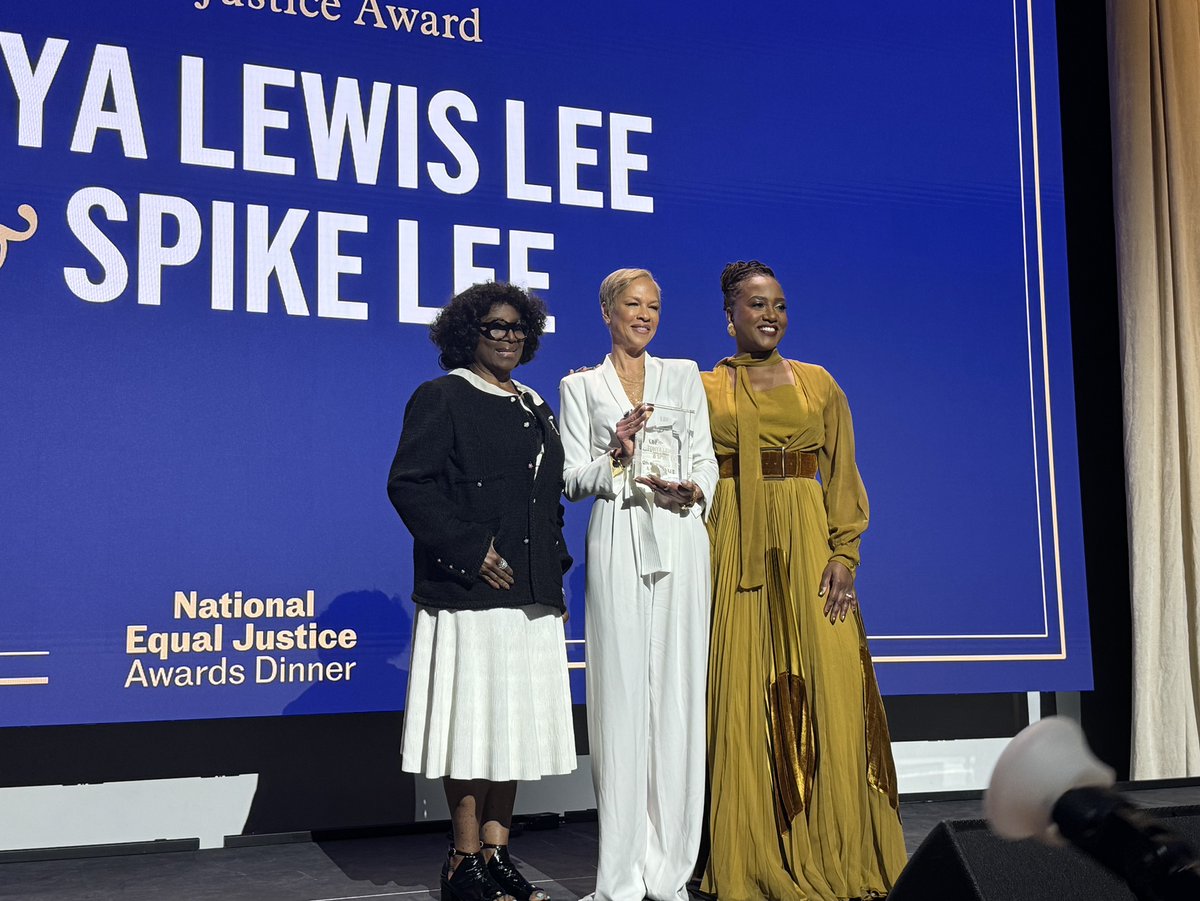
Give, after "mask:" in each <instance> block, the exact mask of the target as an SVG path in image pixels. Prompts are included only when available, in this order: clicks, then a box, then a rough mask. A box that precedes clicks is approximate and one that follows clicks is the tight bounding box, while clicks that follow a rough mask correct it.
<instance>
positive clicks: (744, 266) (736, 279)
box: [721, 260, 775, 313]
mask: <svg viewBox="0 0 1200 901" xmlns="http://www.w3.org/2000/svg"><path fill="white" fill-rule="evenodd" d="M755 275H767V276H770V277H771V278H774V277H775V270H774V269H772V268H771V267H770V266H768V265H767V264H766V263H760V262H759V261H758V260H738V261H737V262H736V263H727V264H726V266H725V268H724V269H722V270H721V294H722V295H723V296H724V298H725V312H726V313H728V312H729V311H730V310H732V309H733V298H734V295H735V294H737V289H738V285H740V284H741V283H742V282H744V281H745V280H746V279H748V278H750V277H751V276H755Z"/></svg>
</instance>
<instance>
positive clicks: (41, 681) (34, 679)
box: [0, 676, 50, 686]
mask: <svg viewBox="0 0 1200 901" xmlns="http://www.w3.org/2000/svg"><path fill="white" fill-rule="evenodd" d="M49 684H50V679H49V677H48V676H30V677H29V678H26V679H0V686H5V685H49Z"/></svg>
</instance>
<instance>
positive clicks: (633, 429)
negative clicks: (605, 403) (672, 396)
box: [614, 402, 654, 460]
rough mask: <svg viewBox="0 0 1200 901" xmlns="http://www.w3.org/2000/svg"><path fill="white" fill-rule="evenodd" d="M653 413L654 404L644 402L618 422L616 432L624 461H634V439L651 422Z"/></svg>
mask: <svg viewBox="0 0 1200 901" xmlns="http://www.w3.org/2000/svg"><path fill="white" fill-rule="evenodd" d="M653 412H654V405H653V404H648V403H645V402H642V403H640V404H638V405H637V406H636V407H634V408H633V409H632V410H630V411H629V412H628V413H626V414H625V415H624V416H622V417H621V418H620V419H618V420H617V424H616V426H615V427H614V431H615V432H616V434H617V443H618V449H619V450H620V453H621V459H622V460H631V459H633V438H634V436H635V435H636V434H637V433H638V432H640V431H641V430H642V428H643V426H645V425H646V423H647V422H649V421H650V414H651V413H653Z"/></svg>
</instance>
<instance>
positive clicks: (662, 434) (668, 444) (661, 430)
mask: <svg viewBox="0 0 1200 901" xmlns="http://www.w3.org/2000/svg"><path fill="white" fill-rule="evenodd" d="M690 417H691V411H690V410H685V409H683V408H682V407H672V406H669V405H668V404H654V412H653V413H652V414H651V416H650V421H649V422H647V423H646V424H645V425H644V426H642V430H641V431H640V432H638V433H637V437H636V438H635V439H634V450H633V475H634V477H635V478H640V477H642V476H653V477H655V478H658V479H662V480H663V481H664V482H682V481H684V480H686V479H688V478H690V477H691V460H692V452H691V443H690V438H691V428H690V425H689V422H688V420H689V418H690Z"/></svg>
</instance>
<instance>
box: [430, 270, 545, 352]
mask: <svg viewBox="0 0 1200 901" xmlns="http://www.w3.org/2000/svg"><path fill="white" fill-rule="evenodd" d="M498 303H506V304H509V305H511V306H512V307H513V309H515V310H516V311H517V314H518V315H519V316H520V317H521V321H522V322H523V323H525V329H526V331H525V346H524V349H523V350H522V352H521V363H528V362H529V361H530V360H532V359H533V355H534V354H535V353H537V349H538V344H540V343H541V337H542V331H543V330H544V329H545V328H546V305H545V304H544V303H543V302H542V299H541V298H540V297H538V296H537V295H536V294H534V293H533V292H532V291H525V290H523V289H521V288H518V287H517V286H516V285H510V284H508V283H507V282H485V283H484V284H481V285H472V286H471V287H469V288H467V290H465V291H463V292H462V293H460V294H456V295H455V296H454V297H453V298H451V300H450V302H449V303H448V304H446V306H445V307H443V308H442V311H441V312H440V313H438V315H437V318H436V319H434V320H433V324H432V325H430V326H429V340H430V341H432V342H433V343H434V344H436V345H437V346H438V350H440V351H441V353H440V354H439V355H438V365H439V366H441V367H442V369H445V370H446V371H449V370H451V369H458V368H459V367H461V366H470V365H471V363H473V362H475V346H476V345H477V344H478V343H479V339H480V337H481V336H480V334H479V323H480V322H482V321H483V317H484V316H486V315H487V314H488V310H490V309H491V308H492V307H494V306H495V305H496V304H498ZM518 365H520V364H518Z"/></svg>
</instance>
